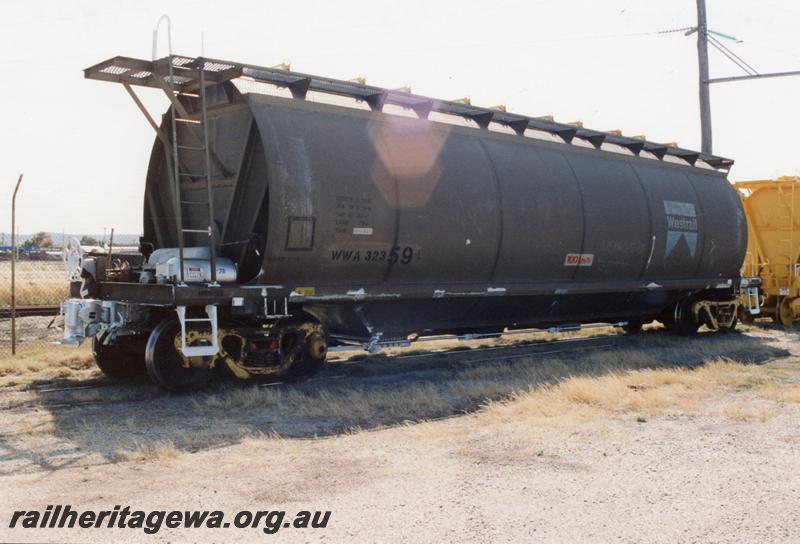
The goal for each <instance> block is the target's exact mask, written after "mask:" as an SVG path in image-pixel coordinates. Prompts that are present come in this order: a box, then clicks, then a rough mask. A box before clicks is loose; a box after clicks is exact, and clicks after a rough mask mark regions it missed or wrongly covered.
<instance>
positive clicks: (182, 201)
mask: <svg viewBox="0 0 800 544" xmlns="http://www.w3.org/2000/svg"><path fill="white" fill-rule="evenodd" d="M181 204H199V205H202V206H208V201H207V200H206V201H197V200H181Z"/></svg>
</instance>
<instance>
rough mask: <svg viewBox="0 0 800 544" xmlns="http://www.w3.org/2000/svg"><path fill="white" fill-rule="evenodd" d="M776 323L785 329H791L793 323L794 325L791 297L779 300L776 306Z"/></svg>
mask: <svg viewBox="0 0 800 544" xmlns="http://www.w3.org/2000/svg"><path fill="white" fill-rule="evenodd" d="M775 322H776V323H778V324H780V325H783V326H784V327H791V325H792V323H794V314H793V313H792V299H791V298H790V297H781V298H780V299H778V302H777V304H776V305H775Z"/></svg>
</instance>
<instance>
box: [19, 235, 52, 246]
mask: <svg viewBox="0 0 800 544" xmlns="http://www.w3.org/2000/svg"><path fill="white" fill-rule="evenodd" d="M52 246H53V239H52V238H50V235H49V234H47V233H46V232H44V231H40V232H37V233H36V234H34V235H33V236H31V237H30V238H28V239H27V240H25V243H23V244H22V247H26V248H31V247H52Z"/></svg>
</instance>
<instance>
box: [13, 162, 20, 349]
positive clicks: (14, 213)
mask: <svg viewBox="0 0 800 544" xmlns="http://www.w3.org/2000/svg"><path fill="white" fill-rule="evenodd" d="M20 183H22V174H20V175H19V179H18V180H17V186H16V187H14V196H13V197H12V198H11V355H16V354H17V294H16V289H17V287H16V267H17V240H16V228H17V191H19V184H20Z"/></svg>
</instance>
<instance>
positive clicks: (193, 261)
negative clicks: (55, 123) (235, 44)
mask: <svg viewBox="0 0 800 544" xmlns="http://www.w3.org/2000/svg"><path fill="white" fill-rule="evenodd" d="M85 76H86V78H88V79H94V80H101V81H108V82H113V83H117V84H120V85H121V86H123V87H124V89H125V90H126V91H127V92H128V93H129V94H130V96H131V97H132V98H133V100H134V102H135V103H136V105H137V106H139V108H140V109H141V111H142V113H143V114H144V115H145V117H146V119H147V120H148V122H149V123H150V125H151V126H152V127H153V129H154V130H155V132H156V138H155V143H154V144H153V148H152V153H151V156H150V163H149V169H148V173H147V182H146V190H145V194H144V200H143V208H144V210H143V219H144V236H143V237H142V239H141V244H140V249H141V255H140V258H139V259H138V260H136V259H133V260H127V261H125V262H120V261H114V262H109V261H106V260H104V259H97V258H92V257H89V256H86V255H84V254H83V252H82V251H81V249H80V247H77V246H76V247H73V249H72V256H71V258H70V259H68V260H67V261H68V262H70V263H72V264H71V265H70V266H71V269H70V273H71V274H72V278H73V281H72V284H71V297H70V299H69V300H67V301H66V302H65V303H64V305H63V311H64V314H65V321H66V327H65V342H68V343H75V344H77V343H80V342H81V341H82V340H83V339H85V338H91V340H92V343H93V346H94V352H95V358H96V360H97V362H98V365H99V366H100V367H101V368H102V369H103V370H104V371H105V372H106V373H107V374H110V375H116V376H124V375H130V374H135V373H138V372H143V371H144V369H145V368H146V370H147V372H148V374H149V375H150V377H151V378H152V379H153V380H154V381H156V382H157V383H158V384H159V385H161V386H162V387H164V388H167V389H171V390H184V389H191V388H193V387H198V386H200V385H202V384H204V383H206V382H207V381H208V380H210V379H212V378H213V376H214V375H215V373H216V372H219V371H222V370H225V371H228V372H232V373H233V374H235V375H236V376H238V377H242V378H247V377H250V376H264V375H268V376H277V377H280V378H283V379H295V378H300V377H303V376H307V375H308V374H310V373H311V372H313V371H314V370H316V369H317V368H319V367H320V365H321V364H322V363H323V361H324V360H325V356H326V352H327V350H328V348H329V347H331V346H343V345H357V346H362V347H364V348H365V349H368V350H376V349H380V348H381V347H382V346H387V345H397V344H407V343H408V342H410V341H413V340H415V339H417V338H420V337H424V336H426V335H436V334H445V333H447V334H456V335H497V334H501V333H502V332H503V331H506V330H509V329H523V328H530V327H560V326H564V325H569V326H574V325H576V324H578V325H579V324H581V323H597V322H603V323H612V324H616V325H620V326H624V327H625V328H626V329H627V330H629V331H635V330H637V329H639V328H640V327H641V326H642V324H643V323H646V322H650V321H652V320H655V319H657V320H660V321H662V322H664V323H666V324H667V326H668V327H669V328H670V329H671V330H673V331H675V332H677V333H680V334H693V333H695V332H696V331H697V330H698V328H699V327H700V326H702V325H706V326H707V327H708V328H710V329H712V330H731V329H732V328H733V327H734V326H735V323H736V315H737V308H738V305H739V301H738V298H737V294H738V290H739V286H740V267H741V263H742V260H743V258H744V253H745V249H746V246H747V225H746V222H745V216H744V213H743V211H742V206H741V202H740V200H739V198H738V196H737V194H736V191H735V190H734V189H733V188H732V187H731V185H730V184H729V183H728V181H727V179H726V172H727V170H728V169H729V168H730V166H731V164H732V161H731V160H729V159H725V158H722V157H717V156H713V155H707V154H703V153H699V152H697V151H691V150H688V149H684V148H681V147H678V146H676V145H667V144H662V143H657V142H652V141H648V140H646V139H644V138H639V137H626V136H623V135H621V134H620V133H619V132H618V131H609V132H605V131H598V130H592V129H588V128H584V127H583V126H582V125H580V124H566V123H558V122H555V121H554V120H553V119H552V118H541V117H530V116H526V115H521V114H516V113H511V112H509V111H506V108H504V107H496V108H484V107H478V106H474V105H472V104H471V103H470V102H469V101H468V100H457V101H456V100H454V101H448V100H440V99H434V98H430V97H426V96H422V95H418V94H414V93H411V92H410V91H409V90H408V89H401V90H390V89H385V88H380V87H375V86H370V85H367V84H366V82H365V81H363V80H356V81H344V80H337V79H332V78H327V77H319V76H314V75H309V74H303V73H298V72H293V71H290V70H288V69H286V67H280V68H275V67H273V68H270V67H264V66H255V65H250V64H242V63H237V62H230V61H222V60H214V59H208V58H191V57H184V56H175V55H171V56H168V57H166V58H163V59H160V60H156V61H147V60H140V59H133V58H128V57H114V58H111V59H108V60H106V61H103V62H101V63H99V64H97V65H95V66H92V67H90V68H88V69H86V70H85ZM142 87H149V88H154V89H157V90H159V92H163V93H165V94H166V96H167V98H168V99H169V103H170V108H169V110H168V111H167V112H166V113H165V114H164V115H162V116H160V117H157V118H154V117H153V116H151V115H150V113H149V112H148V111H147V110H146V109H145V108H144V107H143V106H142V103H141V101H140V99H139V97H138V95H137V93H136V90H135V89H137V88H142Z"/></svg>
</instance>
